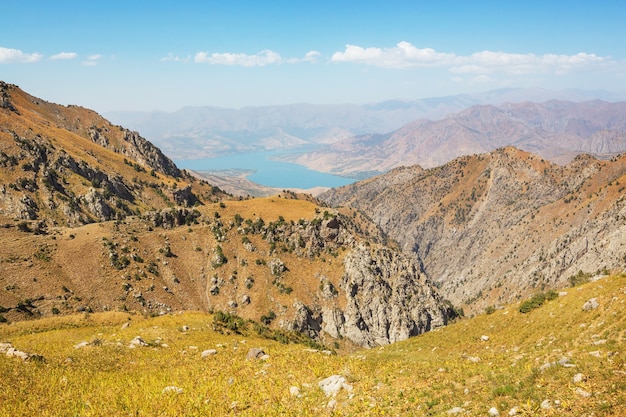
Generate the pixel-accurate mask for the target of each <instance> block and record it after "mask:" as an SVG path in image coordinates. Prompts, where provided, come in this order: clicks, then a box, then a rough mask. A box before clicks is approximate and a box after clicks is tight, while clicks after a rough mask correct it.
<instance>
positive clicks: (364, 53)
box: [330, 42, 612, 74]
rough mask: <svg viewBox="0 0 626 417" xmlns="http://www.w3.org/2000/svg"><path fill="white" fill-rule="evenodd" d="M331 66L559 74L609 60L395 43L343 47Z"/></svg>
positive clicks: (592, 55) (588, 55)
mask: <svg viewBox="0 0 626 417" xmlns="http://www.w3.org/2000/svg"><path fill="white" fill-rule="evenodd" d="M330 60H331V62H335V63H346V62H348V63H357V64H362V65H367V66H373V67H381V68H395V69H403V68H416V67H417V68H419V67H448V69H449V70H450V71H451V72H453V73H459V74H467V73H473V74H488V73H493V72H506V73H510V74H530V73H538V72H554V73H563V72H567V71H570V70H576V69H589V68H592V67H599V66H601V65H606V64H610V63H612V60H611V58H610V57H601V56H597V55H595V54H588V53H585V52H580V53H578V54H575V55H558V54H544V55H535V54H532V53H530V54H513V53H507V52H494V51H481V52H476V53H473V54H471V55H465V56H463V55H457V54H455V53H444V52H437V51H435V50H434V49H431V48H417V47H415V46H413V45H412V44H411V43H409V42H399V43H398V44H396V46H394V47H392V48H377V47H368V48H363V47H361V46H356V45H346V47H345V50H344V51H342V52H335V53H334V54H333V55H332V57H331V59H330Z"/></svg>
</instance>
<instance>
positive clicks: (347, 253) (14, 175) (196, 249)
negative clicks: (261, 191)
mask: <svg viewBox="0 0 626 417" xmlns="http://www.w3.org/2000/svg"><path fill="white" fill-rule="evenodd" d="M0 97H1V98H2V100H1V101H0V105H1V106H0V125H1V126H2V130H1V131H0V140H1V142H0V144H1V145H2V147H1V148H0V149H1V150H2V153H1V154H0V165H1V167H2V169H1V170H0V172H1V174H2V176H1V177H0V179H1V181H2V182H1V185H0V187H1V188H0V221H1V222H2V224H3V228H2V233H0V238H1V239H2V242H1V244H2V246H3V248H4V251H3V255H2V259H0V267H1V268H2V271H3V274H2V278H1V279H2V287H3V288H4V291H0V305H1V306H2V310H3V311H4V313H2V314H4V316H6V318H8V319H9V320H22V319H25V318H32V317H38V316H41V315H55V314H64V313H71V312H75V311H77V310H78V311H99V310H110V309H123V310H131V311H140V312H144V313H145V314H165V313H168V312H172V311H178V310H188V309H201V310H209V311H224V312H227V313H228V314H237V315H240V316H242V317H244V318H246V319H251V320H256V321H257V322H259V323H265V324H266V325H270V326H272V327H275V328H281V329H287V330H289V331H298V332H300V333H303V334H306V335H308V336H310V337H312V338H314V339H316V340H335V341H340V340H343V341H345V342H346V343H352V344H356V345H360V346H368V347H372V346H378V345H382V344H387V343H391V342H395V341H399V340H403V339H406V338H408V337H410V336H414V335H417V334H419V333H422V332H424V331H427V330H431V329H434V328H437V327H440V326H442V325H445V324H446V323H448V322H449V321H450V320H452V319H453V318H454V317H456V316H458V315H459V314H460V313H461V311H462V310H463V311H465V312H466V313H467V314H468V315H469V314H477V313H479V312H481V311H482V310H483V309H487V308H499V306H501V305H503V304H505V303H510V302H515V301H518V300H521V299H522V298H523V297H525V296H527V295H530V294H532V293H533V292H536V291H543V290H546V289H552V288H560V287H563V286H565V285H568V283H569V282H572V281H575V280H577V279H582V278H584V277H589V276H593V275H595V274H599V273H606V272H610V271H616V270H617V271H619V270H621V269H623V268H624V263H625V261H624V259H626V258H625V256H626V250H625V249H624V245H625V244H626V241H625V239H624V236H626V233H625V232H626V230H625V229H624V228H625V227H626V225H625V222H624V219H626V207H625V206H624V204H625V203H624V199H623V194H624V193H623V191H624V185H625V184H626V157H623V156H614V157H612V158H611V159H603V160H600V159H597V158H595V157H593V156H590V155H581V156H577V157H575V158H574V159H573V160H571V161H570V162H569V163H568V164H567V165H565V166H561V165H557V164H555V163H553V162H550V161H548V160H547V159H546V158H543V157H541V156H538V155H535V154H531V153H528V152H526V151H522V150H520V149H517V148H514V147H504V148H498V149H496V150H492V151H489V152H486V153H481V154H475V155H469V156H463V157H459V158H456V159H454V160H452V161H450V162H447V163H445V164H442V165H439V166H437V167H433V168H428V169H425V168H423V167H421V166H419V165H413V166H409V167H399V168H395V169H392V170H391V171H389V172H388V173H386V174H384V175H380V176H377V177H374V178H370V179H368V180H364V181H360V182H357V183H354V184H352V185H349V186H346V187H342V188H338V189H334V190H330V191H328V192H327V193H325V194H323V195H321V197H320V198H321V200H322V201H323V202H322V201H315V200H314V199H312V198H311V197H310V196H308V197H306V196H303V195H299V194H296V193H295V192H292V191H283V192H281V193H280V194H278V195H274V196H271V197H268V198H258V199H251V198H243V197H232V196H229V195H228V194H226V193H224V192H223V191H222V190H220V189H219V188H218V187H216V186H214V185H211V184H209V183H208V182H207V181H205V180H200V179H197V178H196V177H195V176H193V175H191V174H190V173H188V172H187V171H183V170H179V169H178V168H177V167H176V166H175V165H174V164H173V163H172V162H171V160H170V159H169V158H167V157H166V156H164V154H163V153H162V152H161V151H160V150H159V149H158V148H157V147H155V146H154V145H152V143H151V142H149V141H148V140H146V139H144V138H143V137H142V136H141V135H140V134H139V133H137V132H134V131H131V130H128V129H126V128H123V127H121V126H117V125H114V124H112V123H110V122H108V121H107V120H106V119H104V118H102V117H101V116H99V115H97V114H96V113H95V112H93V111H91V110H88V109H84V108H82V107H78V106H59V105H56V104H53V103H48V102H46V101H44V100H41V99H38V98H35V97H32V96H30V95H28V94H27V93H25V92H23V91H22V90H20V89H19V88H18V87H17V86H14V85H11V84H6V83H2V84H0ZM552 103H553V104H554V106H555V107H556V108H561V107H560V106H562V105H563V102H552ZM547 105H548V104H543V105H536V106H534V107H533V106H531V105H529V104H523V105H520V106H513V105H509V107H510V108H514V109H516V111H519V109H529V108H533V109H535V110H536V111H535V112H534V113H533V112H531V113H532V114H535V115H537V114H544V112H545V107H546V106H547ZM581 106H582V107H581ZM585 106H587V107H585ZM588 106H591V107H588ZM598 106H599V107H598ZM615 106H618V107H615ZM619 106H620V104H619V103H616V104H611V103H605V102H599V101H596V102H592V103H591V104H590V103H580V104H572V103H570V104H569V107H568V108H569V110H568V113H567V114H570V116H567V117H565V116H562V117H561V118H560V120H561V123H560V125H563V126H565V127H568V126H569V127H571V128H572V130H573V131H575V132H580V131H581V129H582V127H586V128H587V131H588V132H589V133H590V134H596V133H597V132H598V130H597V128H596V125H594V124H593V123H595V121H597V122H598V123H600V124H603V123H604V124H606V123H609V121H610V123H612V125H611V126H614V127H615V128H616V129H618V128H619V129H621V126H622V125H623V118H621V119H620V117H619V109H620V108H621V107H619ZM598 108H600V109H602V108H604V109H605V110H604V111H598V110H597V109H598ZM537 109H540V110H541V109H542V111H539V110H537ZM572 109H575V110H576V111H577V113H573V114H574V115H573V116H571V114H572V112H573V110H572ZM589 109H596V113H592V114H594V115H595V116H593V117H589V115H588V113H589V112H590V111H591V110H589ZM615 109H617V110H615ZM478 110H484V112H480V111H478ZM477 111H478V113H479V114H483V115H484V118H483V120H484V121H485V122H487V121H489V120H490V118H489V117H487V115H492V117H494V118H496V116H498V115H500V114H502V112H503V111H504V110H502V107H495V106H486V107H485V106H483V107H475V108H471V109H469V110H467V112H466V113H468V114H475V113H476V112H477ZM555 113H558V112H557V111H555ZM551 117H552V119H550V120H553V121H554V120H557V119H558V118H557V117H556V116H551ZM509 119H510V117H509ZM445 120H447V119H443V121H445ZM473 120H477V119H476V117H475V116H474V117H473ZM494 120H498V119H494ZM507 120H508V119H507ZM537 120H538V122H537V125H538V126H543V127H542V129H544V130H545V131H549V129H548V128H556V127H554V126H555V123H553V122H550V123H547V122H546V121H545V120H547V118H537ZM546 124H547V125H546ZM496 125H498V124H497V123H496ZM522 125H523V126H526V122H525V123H523V124H522ZM500 126H502V125H500ZM581 126H582V127H581ZM557 127H558V126H557ZM559 129H562V127H559ZM566 130H567V129H566ZM604 130H606V131H609V132H610V131H611V129H610V128H606V129H604ZM615 150H616V149H614V148H610V149H608V151H610V152H613V151H615ZM577 277H578V278H577ZM581 277H582V278H581Z"/></svg>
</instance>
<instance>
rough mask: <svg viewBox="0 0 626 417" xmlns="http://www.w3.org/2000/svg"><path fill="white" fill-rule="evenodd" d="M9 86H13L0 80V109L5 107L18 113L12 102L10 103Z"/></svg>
mask: <svg viewBox="0 0 626 417" xmlns="http://www.w3.org/2000/svg"><path fill="white" fill-rule="evenodd" d="M11 87H13V86H12V85H11V84H7V83H5V82H4V81H0V109H7V110H9V111H12V112H14V113H18V114H19V111H18V110H17V109H16V108H15V106H14V105H13V103H11V96H10V94H9V89H10V88H11Z"/></svg>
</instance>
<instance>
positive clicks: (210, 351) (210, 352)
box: [200, 349, 217, 359]
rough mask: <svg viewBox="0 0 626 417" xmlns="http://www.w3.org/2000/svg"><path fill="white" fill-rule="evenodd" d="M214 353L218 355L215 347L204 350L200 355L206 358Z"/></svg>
mask: <svg viewBox="0 0 626 417" xmlns="http://www.w3.org/2000/svg"><path fill="white" fill-rule="evenodd" d="M213 355H217V350H215V349H207V350H204V351H202V353H201V354H200V356H201V357H202V358H203V359H204V358H208V357H209V356H213Z"/></svg>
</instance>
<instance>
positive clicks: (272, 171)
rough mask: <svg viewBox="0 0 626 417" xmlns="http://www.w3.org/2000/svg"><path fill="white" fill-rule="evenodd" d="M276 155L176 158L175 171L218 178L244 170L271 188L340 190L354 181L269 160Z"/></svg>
mask: <svg viewBox="0 0 626 417" xmlns="http://www.w3.org/2000/svg"><path fill="white" fill-rule="evenodd" d="M278 154H279V153H278V152H253V153H245V154H237V155H229V156H221V157H218V158H205V159H177V160H174V162H175V163H176V165H177V166H178V167H179V168H186V169H190V170H193V171H211V172H212V173H213V174H216V175H220V173H219V171H228V170H245V171H253V173H252V174H250V175H248V177H247V178H248V179H249V180H250V181H253V182H256V183H257V184H262V185H265V186H268V187H275V188H302V189H308V188H313V187H341V186H342V185H347V184H350V183H353V182H354V181H355V180H354V179H351V178H346V177H340V176H338V175H332V174H327V173H325V172H319V171H312V170H310V169H308V168H306V167H305V166H302V165H298V164H292V163H289V162H282V161H275V160H272V159H270V158H271V157H272V156H275V155H278Z"/></svg>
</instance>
